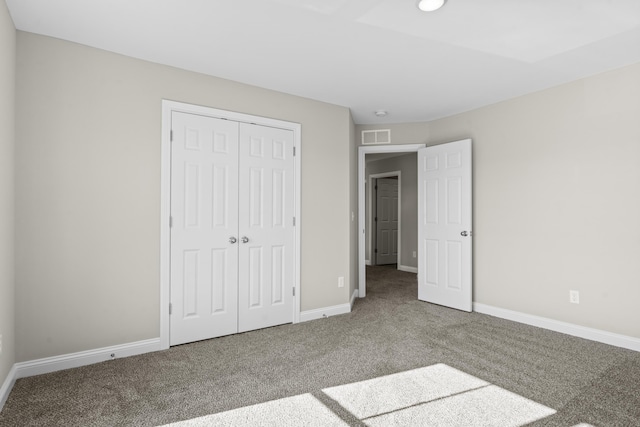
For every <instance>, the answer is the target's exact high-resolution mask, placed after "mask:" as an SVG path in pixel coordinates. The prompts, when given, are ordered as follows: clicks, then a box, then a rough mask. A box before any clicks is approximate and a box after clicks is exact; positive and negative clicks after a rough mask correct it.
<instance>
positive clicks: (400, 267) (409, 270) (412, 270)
mask: <svg viewBox="0 0 640 427" xmlns="http://www.w3.org/2000/svg"><path fill="white" fill-rule="evenodd" d="M398 270H400V271H406V272H407V273H416V274H418V267H409V266H408V265H401V264H400V265H398Z"/></svg>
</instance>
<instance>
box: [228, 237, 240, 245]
mask: <svg viewBox="0 0 640 427" xmlns="http://www.w3.org/2000/svg"><path fill="white" fill-rule="evenodd" d="M237 241H238V239H236V238H235V237H229V243H231V244H233V243H235V242H237Z"/></svg>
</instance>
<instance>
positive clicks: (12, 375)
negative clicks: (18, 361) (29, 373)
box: [0, 364, 17, 411]
mask: <svg viewBox="0 0 640 427" xmlns="http://www.w3.org/2000/svg"><path fill="white" fill-rule="evenodd" d="M16 372H17V369H16V365H15V364H14V365H13V366H12V367H11V370H9V375H7V378H6V379H5V380H4V383H2V387H0V411H2V408H3V407H4V404H5V402H6V401H7V398H8V397H9V393H11V389H12V388H13V385H14V384H15V383H16Z"/></svg>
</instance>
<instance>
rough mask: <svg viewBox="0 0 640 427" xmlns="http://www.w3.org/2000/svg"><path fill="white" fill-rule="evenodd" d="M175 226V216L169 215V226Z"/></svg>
mask: <svg viewBox="0 0 640 427" xmlns="http://www.w3.org/2000/svg"><path fill="white" fill-rule="evenodd" d="M171 227H173V217H172V216H169V228H171Z"/></svg>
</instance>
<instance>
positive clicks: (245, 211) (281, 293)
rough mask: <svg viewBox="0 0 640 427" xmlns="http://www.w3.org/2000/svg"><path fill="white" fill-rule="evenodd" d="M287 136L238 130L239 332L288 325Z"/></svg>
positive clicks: (290, 168) (247, 127) (248, 127)
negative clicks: (239, 189)
mask: <svg viewBox="0 0 640 427" xmlns="http://www.w3.org/2000/svg"><path fill="white" fill-rule="evenodd" d="M293 173H294V163H293V132H292V131H290V130H283V129H276V128H270V127H266V126H258V125H252V124H244V123H243V124H241V125H240V188H241V191H240V203H239V206H240V212H239V214H240V217H239V218H240V224H239V227H240V232H239V236H240V239H239V243H240V246H239V247H240V270H239V281H240V284H241V285H240V288H239V331H240V332H244V331H250V330H252V329H258V328H266V327H269V326H274V325H280V324H283V323H288V322H291V321H292V320H293V286H294V267H293V259H294V256H293V253H292V251H293V248H294V226H293V217H294V198H293V191H294V186H293V182H294V181H293Z"/></svg>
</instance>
